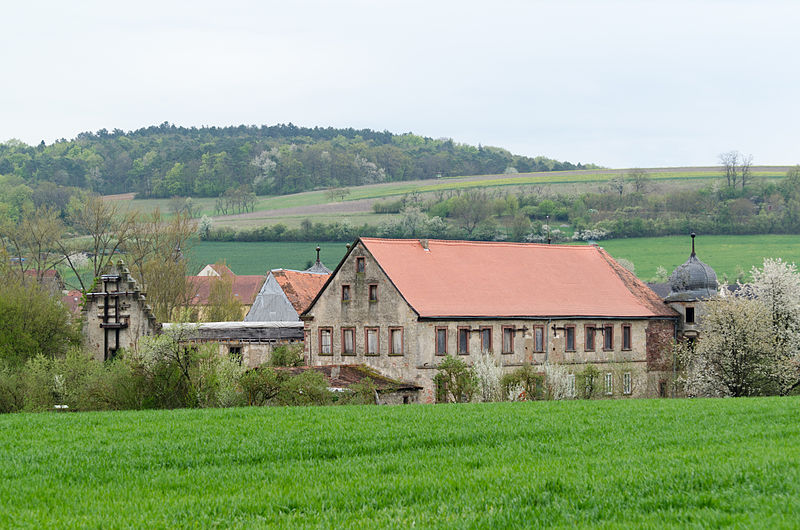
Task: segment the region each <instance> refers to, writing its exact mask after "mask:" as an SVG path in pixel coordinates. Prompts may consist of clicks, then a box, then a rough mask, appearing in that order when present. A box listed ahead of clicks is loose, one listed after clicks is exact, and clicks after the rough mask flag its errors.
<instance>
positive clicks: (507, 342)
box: [503, 326, 514, 353]
mask: <svg viewBox="0 0 800 530" xmlns="http://www.w3.org/2000/svg"><path fill="white" fill-rule="evenodd" d="M503 353H514V328H513V327H511V326H503Z"/></svg>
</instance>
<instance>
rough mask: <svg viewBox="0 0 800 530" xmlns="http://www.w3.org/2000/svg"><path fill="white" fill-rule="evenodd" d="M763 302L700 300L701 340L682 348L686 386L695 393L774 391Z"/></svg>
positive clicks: (769, 332)
mask: <svg viewBox="0 0 800 530" xmlns="http://www.w3.org/2000/svg"><path fill="white" fill-rule="evenodd" d="M769 320H770V315H769V311H768V309H767V306H766V305H765V304H764V303H762V302H761V301H759V300H754V299H749V298H745V297H728V298H720V299H716V300H710V301H707V302H705V303H704V304H703V311H702V314H701V324H700V327H701V340H699V341H697V342H696V343H695V344H693V345H689V346H687V347H685V348H684V349H683V352H682V362H683V364H684V366H685V367H686V390H687V393H688V394H689V395H697V396H732V397H741V396H756V395H769V394H774V393H777V391H778V385H777V383H776V379H775V375H776V374H775V370H776V362H775V361H776V359H777V357H776V354H775V352H774V350H773V348H772V343H773V342H772V327H771V325H769Z"/></svg>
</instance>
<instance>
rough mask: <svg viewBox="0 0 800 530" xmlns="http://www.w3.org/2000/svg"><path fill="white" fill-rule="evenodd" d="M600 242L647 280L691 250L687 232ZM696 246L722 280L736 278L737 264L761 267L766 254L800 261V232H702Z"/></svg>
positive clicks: (746, 267)
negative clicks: (778, 233)
mask: <svg viewBox="0 0 800 530" xmlns="http://www.w3.org/2000/svg"><path fill="white" fill-rule="evenodd" d="M598 244H599V245H600V246H602V247H603V248H605V249H606V250H608V252H609V254H611V255H612V256H614V257H615V258H625V259H629V260H631V261H632V262H633V264H634V265H635V267H636V275H637V276H639V277H640V278H643V279H646V280H649V279H650V278H652V277H653V276H655V274H656V268H657V267H658V266H659V265H661V266H663V267H664V268H665V269H667V272H668V273H671V272H672V271H673V270H674V269H675V267H677V266H678V265H680V264H681V263H683V262H685V261H686V260H687V259H688V258H689V254H690V253H691V250H692V245H691V239H689V237H687V236H668V237H642V238H631V239H611V240H608V241H600V242H599V243H598ZM696 248H697V256H698V257H699V258H700V259H701V260H702V261H704V262H705V263H708V264H709V265H711V267H712V268H713V269H714V271H715V272H716V273H717V277H718V279H719V280H720V281H721V280H722V275H723V274H726V275H727V276H728V278H729V280H731V281H734V280H735V278H736V274H737V267H741V269H743V270H744V272H745V273H748V274H749V272H750V269H751V267H753V266H757V267H760V266H761V264H762V262H763V260H764V258H782V259H783V260H784V261H789V262H795V263H798V264H800V236H796V235H776V234H770V235H747V236H700V237H698V238H697V240H696Z"/></svg>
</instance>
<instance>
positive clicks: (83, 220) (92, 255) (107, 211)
mask: <svg viewBox="0 0 800 530" xmlns="http://www.w3.org/2000/svg"><path fill="white" fill-rule="evenodd" d="M69 219H70V221H71V223H72V226H73V227H74V228H75V229H76V230H77V231H78V232H79V233H80V234H85V235H87V236H88V242H86V243H83V242H79V243H77V244H75V245H70V244H69V243H67V242H65V241H61V240H59V242H58V243H57V245H58V247H59V249H60V250H61V253H62V256H63V257H64V260H65V261H66V262H67V265H69V267H70V268H71V269H72V271H73V272H74V273H75V276H76V277H77V279H78V282H79V284H80V288H81V291H83V292H84V293H85V292H87V291H88V289H89V287H91V285H87V284H86V281H85V280H84V277H83V275H82V273H83V272H84V271H82V270H80V267H79V266H78V264H77V263H75V261H74V260H73V259H72V256H73V255H74V254H75V252H76V251H81V250H82V251H85V252H87V254H88V256H89V264H90V265H91V268H92V270H91V278H92V281H93V280H94V279H95V278H98V277H99V276H100V273H101V272H102V271H103V270H104V269H106V268H107V267H108V266H110V265H111V263H112V262H113V261H114V254H115V253H116V252H117V251H118V250H119V249H120V248H121V247H124V246H125V243H126V241H127V240H128V237H129V235H130V233H131V230H132V229H133V226H134V224H135V222H136V213H135V212H122V211H120V209H119V206H118V203H117V202H115V201H106V200H103V198H102V197H100V196H98V195H93V196H90V197H88V198H86V199H85V200H84V201H83V202H82V203H76V202H75V201H73V203H72V204H71V205H70V214H69Z"/></svg>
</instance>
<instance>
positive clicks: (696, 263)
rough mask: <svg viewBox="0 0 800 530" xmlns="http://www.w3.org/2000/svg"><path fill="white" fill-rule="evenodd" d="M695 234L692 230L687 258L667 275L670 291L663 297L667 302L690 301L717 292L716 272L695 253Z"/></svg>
mask: <svg viewBox="0 0 800 530" xmlns="http://www.w3.org/2000/svg"><path fill="white" fill-rule="evenodd" d="M695 236H696V234H695V233H694V232H692V253H691V255H689V259H688V260H686V262H685V263H684V264H683V265H678V267H676V268H675V270H674V271H672V274H671V275H670V277H669V287H670V291H669V294H668V295H667V297H666V298H665V299H664V300H665V301H667V302H692V301H695V300H702V299H705V298H711V297H712V296H714V295H716V294H717V273H716V272H714V269H712V268H711V267H710V266H709V265H707V264H706V263H703V262H702V261H700V259H699V258H698V257H697V254H695V251H694V238H695Z"/></svg>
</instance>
